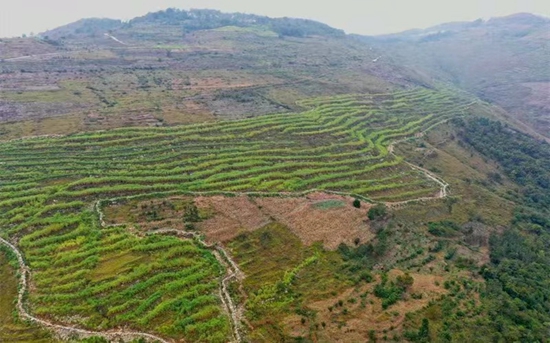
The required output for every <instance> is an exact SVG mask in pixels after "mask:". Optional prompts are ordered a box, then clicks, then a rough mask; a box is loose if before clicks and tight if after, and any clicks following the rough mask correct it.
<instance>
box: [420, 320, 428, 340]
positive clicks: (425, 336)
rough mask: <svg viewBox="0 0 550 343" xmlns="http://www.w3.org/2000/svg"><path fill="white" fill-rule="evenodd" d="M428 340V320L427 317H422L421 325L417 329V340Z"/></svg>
mask: <svg viewBox="0 0 550 343" xmlns="http://www.w3.org/2000/svg"><path fill="white" fill-rule="evenodd" d="M429 341H430V321H429V320H428V319H427V318H424V319H422V326H421V327H420V330H418V342H429Z"/></svg>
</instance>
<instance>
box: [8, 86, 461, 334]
mask: <svg viewBox="0 0 550 343" xmlns="http://www.w3.org/2000/svg"><path fill="white" fill-rule="evenodd" d="M300 105H301V106H303V107H306V108H309V110H307V111H305V112H303V113H299V114H282V115H270V116H263V117H257V118H252V119H247V120H240V121H225V122H217V123H204V124H197V125H189V126H182V127H174V128H148V129H143V128H126V129H118V130H112V131H102V132H94V133H85V134H76V135H71V136H65V137H49V138H47V137H46V138H33V139H24V140H16V141H9V142H5V143H2V144H0V175H1V176H0V185H1V186H2V187H1V189H0V213H1V215H0V227H1V231H0V233H1V234H2V236H4V237H6V238H8V239H11V240H12V241H17V240H18V246H19V248H20V249H21V250H22V252H23V253H24V256H25V259H26V262H27V264H28V266H29V267H30V269H31V271H32V279H31V282H32V283H31V284H32V287H31V290H32V291H31V292H30V294H29V296H28V307H29V311H30V313H32V314H34V315H37V316H39V317H41V318H47V319H48V320H50V321H52V322H56V323H65V324H69V325H77V326H81V327H85V328H92V329H95V330H108V329H112V328H117V327H130V328H132V329H134V330H142V331H146V332H151V333H155V334H160V335H162V336H163V337H168V338H170V337H173V338H176V337H182V338H185V339H186V340H189V341H199V342H200V341H214V342H224V341H226V340H227V337H229V335H230V332H231V323H230V320H229V317H228V315H227V314H226V313H224V311H223V310H222V306H221V300H220V298H219V295H218V290H219V281H220V280H219V279H220V278H221V277H222V275H223V274H224V268H223V267H222V266H221V265H220V263H219V262H218V261H217V260H216V258H215V257H214V256H213V254H212V252H211V251H209V250H208V249H206V248H204V247H202V246H201V245H200V244H198V243H196V242H194V241H191V240H190V241H184V240H180V239H178V238H175V237H169V236H155V235H153V236H147V237H140V236H139V235H136V234H133V233H132V230H131V228H124V227H102V226H101V225H100V223H99V220H98V217H97V213H96V212H94V210H93V207H94V203H95V202H96V201H99V200H105V199H109V198H114V197H124V196H133V195H143V194H150V196H154V195H155V194H158V195H167V194H177V193H185V192H219V193H223V192H226V193H231V192H233V193H232V194H234V193H238V192H271V193H278V192H303V191H307V190H310V189H319V190H327V191H329V190H332V191H339V192H345V193H352V194H356V195H358V196H361V197H363V198H369V199H372V200H375V201H376V200H380V201H385V200H386V199H391V200H390V201H401V200H408V199H411V198H417V197H422V196H424V197H425V196H431V195H433V194H435V193H437V192H438V191H439V186H438V185H437V184H436V183H435V182H433V181H432V180H430V179H428V178H426V177H425V175H423V173H421V172H419V171H414V170H411V168H410V167H409V166H407V165H406V164H405V163H403V157H401V156H397V155H394V154H391V153H389V151H388V146H389V145H390V143H391V142H392V141H395V140H399V139H402V138H406V137H411V136H414V135H415V134H416V133H418V132H421V131H423V130H426V129H428V128H431V127H433V126H434V125H436V124H438V123H440V122H442V121H445V120H448V119H450V118H453V117H455V116H463V115H467V114H468V111H469V108H470V106H471V102H470V100H469V99H468V98H463V97H459V96H456V95H453V94H451V93H448V92H445V91H431V90H427V89H413V90H407V91H402V92H399V93H394V94H373V95H348V96H339V97H335V98H321V99H313V100H307V101H303V102H302V103H301V104H300Z"/></svg>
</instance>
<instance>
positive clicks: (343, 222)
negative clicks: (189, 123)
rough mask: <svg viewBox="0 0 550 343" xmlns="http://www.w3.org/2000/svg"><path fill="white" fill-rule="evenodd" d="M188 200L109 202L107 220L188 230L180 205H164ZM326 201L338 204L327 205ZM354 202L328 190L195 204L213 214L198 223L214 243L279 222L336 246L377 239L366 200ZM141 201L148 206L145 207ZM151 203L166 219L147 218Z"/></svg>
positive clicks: (215, 199)
mask: <svg viewBox="0 0 550 343" xmlns="http://www.w3.org/2000/svg"><path fill="white" fill-rule="evenodd" d="M186 199H187V200H190V199H191V198H186V197H172V198H168V199H155V200H145V201H142V202H139V203H138V202H135V203H131V204H124V205H123V204H119V205H113V206H108V207H107V208H106V209H105V215H106V218H105V220H106V222H107V223H110V224H120V223H129V224H138V225H139V227H140V228H141V229H143V230H149V229H155V228H168V227H170V228H174V229H184V226H185V223H184V222H183V221H182V220H181V218H182V217H183V211H182V209H181V208H180V206H176V208H175V209H171V208H169V207H166V206H163V205H162V203H163V201H165V200H166V201H168V203H177V202H178V201H180V202H181V201H184V200H186ZM327 202H328V204H329V205H330V204H331V203H336V204H337V205H338V206H336V207H330V206H325V207H323V205H324V204H327ZM352 202H353V198H350V197H343V196H338V195H330V194H325V193H313V194H310V195H308V196H306V197H301V198H250V197H248V196H245V195H243V196H238V197H224V196H213V197H197V198H195V204H196V205H197V207H198V208H199V210H200V211H201V213H208V216H207V218H206V219H204V220H203V221H202V222H199V223H196V224H195V226H196V227H197V228H198V230H199V231H200V232H202V233H204V234H205V236H206V240H207V241H208V242H209V243H214V242H221V243H224V242H228V241H230V240H232V239H233V238H235V237H237V236H238V235H239V234H240V233H242V232H247V231H254V230H257V229H260V228H262V227H264V226H265V225H267V224H269V223H272V222H279V223H281V224H283V225H285V226H287V227H288V228H289V229H290V230H291V231H292V232H293V233H294V234H296V235H297V236H298V237H299V238H300V240H301V241H302V242H303V243H304V244H305V245H308V246H309V245H312V244H313V243H315V242H322V243H323V245H324V247H325V248H326V249H328V250H335V249H336V248H338V245H340V243H346V244H350V245H353V244H354V240H355V239H356V238H359V240H360V242H362V243H364V242H368V241H370V240H371V239H372V238H373V237H374V234H373V233H372V232H371V230H370V226H369V223H368V221H367V220H366V212H367V211H368V208H369V206H368V204H364V203H363V205H362V208H360V209H357V208H355V207H353V206H352ZM142 203H143V204H148V206H149V207H147V208H146V209H142ZM339 203H340V204H339ZM151 204H153V205H151ZM151 206H154V207H155V208H157V211H158V212H159V214H160V215H161V217H162V218H163V219H162V220H158V221H147V220H146V219H145V217H144V215H143V212H144V211H148V210H149V209H150V207H151ZM327 207H328V208H327Z"/></svg>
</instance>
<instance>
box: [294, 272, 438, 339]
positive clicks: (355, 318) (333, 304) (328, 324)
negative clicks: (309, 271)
mask: <svg viewBox="0 0 550 343" xmlns="http://www.w3.org/2000/svg"><path fill="white" fill-rule="evenodd" d="M388 274H389V279H390V280H394V279H395V278H396V277H397V276H398V275H401V274H403V272H402V271H400V270H391V271H389V273H388ZM411 276H412V277H413V279H414V283H413V285H412V286H411V287H410V289H409V290H408V291H407V292H406V293H405V295H404V299H403V300H400V301H398V302H397V303H396V304H394V305H392V306H390V307H389V308H388V309H386V310H384V309H383V308H382V302H381V299H379V298H377V297H376V296H374V295H373V294H372V293H373V290H374V286H375V285H376V284H377V283H379V282H380V280H379V279H380V278H379V277H377V278H376V280H375V281H374V282H372V283H370V284H367V285H364V286H362V287H358V288H349V289H347V290H345V291H344V292H342V293H340V294H338V295H337V296H335V297H332V298H329V299H326V300H322V301H317V302H313V303H311V304H308V307H309V308H311V309H312V310H314V311H316V312H317V322H318V323H325V328H324V329H323V330H320V331H318V333H319V337H318V338H319V340H320V341H330V342H364V341H365V340H367V339H368V337H369V331H370V330H374V331H375V332H376V336H377V337H378V338H382V336H383V335H384V333H383V330H386V332H387V336H388V337H393V335H394V334H398V335H401V333H402V326H403V322H404V319H405V314H406V313H409V312H414V311H418V310H421V309H422V308H423V307H424V306H426V305H428V303H429V302H430V301H431V300H434V299H436V298H438V297H439V296H441V295H442V294H444V293H445V292H446V290H445V289H444V288H443V287H442V286H437V285H436V281H437V282H438V283H439V284H440V285H442V284H443V281H444V280H443V278H442V277H440V276H435V275H425V274H411ZM365 293H366V294H367V295H366V296H364V294H365ZM411 294H416V295H419V294H421V295H422V297H421V298H420V299H414V298H412V297H411ZM362 296H363V297H362ZM339 303H341V304H342V305H341V306H340V305H338V304H339ZM306 325H307V324H306ZM284 327H285V331H286V333H287V334H289V335H291V336H295V337H298V336H300V335H303V334H304V327H307V326H304V324H302V323H301V317H299V316H296V315H291V316H288V317H287V318H286V319H285V321H284Z"/></svg>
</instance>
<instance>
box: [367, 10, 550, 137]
mask: <svg viewBox="0 0 550 343" xmlns="http://www.w3.org/2000/svg"><path fill="white" fill-rule="evenodd" d="M362 39H363V40H364V41H366V42H368V43H369V44H371V45H373V46H375V47H377V48H379V49H382V50H384V51H386V52H387V54H388V55H390V56H392V58H394V59H395V60H396V61H398V62H399V63H400V64H403V65H406V66H408V67H410V68H414V69H418V70H422V71H423V72H425V73H426V74H428V75H430V76H432V77H433V78H437V79H439V80H444V81H446V82H449V83H452V84H454V85H456V86H458V87H461V88H463V89H465V90H467V91H469V92H472V93H474V94H476V95H477V96H479V97H480V98H481V99H483V100H486V101H489V102H492V103H495V104H497V105H499V106H501V107H502V108H504V109H505V110H506V111H508V112H509V113H511V114H512V115H513V116H514V117H516V118H518V119H519V120H520V121H522V122H523V123H525V124H527V125H528V126H530V127H531V128H532V129H534V130H535V131H537V132H538V133H540V134H541V135H544V136H545V137H546V138H549V137H550V108H549V107H548V104H549V99H550V64H549V63H548V61H549V58H550V43H549V42H550V19H548V18H543V17H538V16H534V15H531V14H516V15H512V16H509V17H504V18H493V19H490V20H488V21H483V20H481V19H480V20H477V21H474V22H462V23H450V24H443V25H439V26H435V27H432V28H429V29H426V30H412V31H407V32H403V33H400V34H392V35H386V36H379V37H369V38H362Z"/></svg>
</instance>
